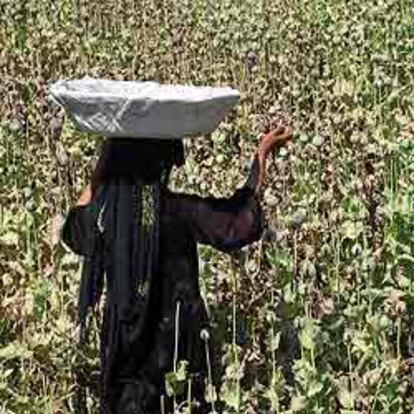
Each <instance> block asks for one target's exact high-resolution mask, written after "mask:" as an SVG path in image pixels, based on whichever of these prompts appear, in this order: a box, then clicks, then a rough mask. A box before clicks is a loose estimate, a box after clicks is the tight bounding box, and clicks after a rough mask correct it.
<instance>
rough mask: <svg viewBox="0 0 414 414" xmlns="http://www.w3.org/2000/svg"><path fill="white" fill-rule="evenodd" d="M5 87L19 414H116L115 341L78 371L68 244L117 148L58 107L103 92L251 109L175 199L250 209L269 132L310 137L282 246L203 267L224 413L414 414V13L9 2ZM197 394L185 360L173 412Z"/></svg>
mask: <svg viewBox="0 0 414 414" xmlns="http://www.w3.org/2000/svg"><path fill="white" fill-rule="evenodd" d="M0 74H1V77H0V413H1V414H3V413H5V414H6V413H7V414H9V413H10V414H12V413H16V414H17V413H19V414H20V413H25V414H26V413H28V414H29V413H30V414H35V413H42V414H52V413H53V414H57V413H72V412H74V406H73V395H74V392H75V387H74V379H75V373H77V372H81V374H82V377H83V378H84V379H85V381H87V382H89V383H90V391H89V394H88V406H89V412H90V413H96V412H97V408H96V403H97V398H96V389H95V388H96V387H95V385H94V384H96V383H97V376H98V354H97V352H96V351H97V346H98V343H99V340H98V335H97V334H96V332H97V329H95V330H93V334H92V335H91V338H90V345H89V346H88V347H87V348H86V349H83V350H80V349H79V347H78V346H77V335H78V327H77V325H76V318H77V309H76V306H77V291H78V286H79V279H80V264H79V260H78V257H76V256H75V255H74V254H72V253H70V252H69V251H68V250H67V249H66V248H65V247H64V246H63V245H62V244H61V243H60V242H59V232H60V229H61V225H62V222H63V220H64V218H65V214H66V213H67V211H68V210H69V208H70V207H71V206H73V205H74V203H75V201H76V199H77V197H78V196H79V194H80V192H81V190H82V187H83V186H84V185H85V183H86V182H87V181H88V179H89V178H90V175H91V171H92V165H93V162H94V160H95V159H96V155H97V151H96V150H97V148H98V147H99V142H100V140H101V139H102V137H95V136H92V135H87V134H83V133H80V132H78V131H76V130H75V129H74V127H73V125H72V123H71V121H70V119H68V118H66V119H65V118H64V115H63V113H62V112H61V111H60V110H59V109H58V108H57V107H56V105H54V104H53V102H51V101H50V100H49V99H48V87H49V86H50V84H51V83H52V82H54V81H56V80H58V79H74V78H81V77H84V76H92V77H105V78H108V79H127V80H157V81H159V82H163V83H186V84H193V85H230V86H232V87H235V88H237V89H239V90H240V93H241V99H240V103H239V105H238V106H237V108H236V109H235V110H234V111H233V112H232V113H231V114H230V115H229V116H228V117H227V118H226V120H225V122H223V123H222V124H221V125H220V126H219V128H218V129H217V130H216V131H215V132H214V133H212V134H210V135H209V136H204V137H199V138H197V139H193V140H186V141H185V148H186V156H187V158H186V163H185V166H183V167H182V168H181V169H179V170H175V171H174V172H173V177H172V180H171V185H170V187H171V188H172V189H174V190H180V191H186V192H191V193H197V194H202V195H213V196H217V197H218V196H230V195H231V194H232V192H233V191H234V190H235V189H236V188H237V187H239V186H241V185H242V184H243V181H244V179H245V178H246V173H247V171H248V170H249V165H250V162H251V160H252V157H253V155H254V151H255V149H256V147H257V145H258V143H259V142H260V139H261V137H262V136H263V132H264V131H265V130H266V128H267V127H268V126H269V125H274V124H277V123H279V122H283V123H285V124H289V125H291V126H292V129H293V131H294V137H293V142H292V145H291V146H289V147H288V148H286V149H282V150H281V151H279V152H278V153H275V154H274V155H273V156H272V157H271V158H270V159H269V162H268V165H267V183H266V190H265V191H264V193H263V210H264V213H265V217H266V223H267V226H266V230H265V232H264V234H263V237H262V240H261V241H259V242H257V243H255V244H254V245H252V246H249V247H248V248H244V249H243V250H242V251H240V252H239V253H238V254H236V255H233V256H229V255H225V254H223V253H219V252H217V251H215V250H213V249H211V248H209V247H207V246H200V248H199V255H200V273H201V277H200V286H201V290H202V294H203V298H204V300H205V302H206V305H207V308H208V311H209V313H210V317H211V321H212V328H211V330H210V331H209V332H203V339H205V341H206V342H208V341H212V343H214V344H215V345H216V349H218V351H217V352H215V353H214V355H209V360H210V361H209V363H210V365H211V375H210V376H209V379H208V382H209V384H208V387H207V394H208V395H207V398H208V400H209V401H210V402H211V407H212V408H211V412H212V413H213V412H223V413H227V414H233V413H241V414H254V413H258V414H265V413H266V414H267V413H280V414H282V413H284V414H288V413H305V414H326V413H340V414H357V413H364V414H365V413H370V414H374V413H384V414H388V413H398V414H399V413H413V412H414V411H413V407H414V5H413V3H412V1H410V0H367V1H365V2H363V1H356V0H291V1H287V0H254V1H253V0H235V1H230V0H220V1H218V0H216V1H214V0H210V1H208V0H192V1H190V0H176V1H172V0H140V1H135V0H116V1H115V0H101V1H97V0H90V1H87V0H55V1H51V0H0ZM97 314H99V312H97ZM90 323H91V324H94V325H96V327H97V326H98V325H99V323H100V320H99V317H96V318H95V317H91V320H90ZM186 381H188V376H187V372H186V363H185V361H179V363H178V364H177V367H176V369H175V371H173V372H171V373H168V375H167V376H166V392H168V393H170V394H174V393H179V392H180V390H181V389H182V385H183V384H185V382H186ZM193 408H194V402H193V401H192V398H191V395H189V396H188V399H187V402H186V403H185V404H184V405H181V406H178V407H176V413H175V414H178V413H181V414H184V413H185V414H190V413H191V412H192V409H193Z"/></svg>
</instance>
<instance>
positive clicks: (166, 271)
mask: <svg viewBox="0 0 414 414" xmlns="http://www.w3.org/2000/svg"><path fill="white" fill-rule="evenodd" d="M291 135H292V134H291V131H290V130H289V129H288V128H284V127H279V128H277V129H275V130H274V131H271V132H269V133H268V134H266V135H265V137H264V138H263V140H262V141H261V143H260V145H259V148H258V150H257V152H256V155H255V159H254V162H253V165H252V169H251V172H250V175H249V177H248V179H247V182H246V184H245V185H244V186H243V187H242V188H241V189H239V190H237V191H236V192H235V193H234V195H233V196H232V197H230V198H228V199H225V198H221V199H215V198H201V197H198V196H192V195H185V194H174V193H172V192H170V191H169V190H168V189H167V183H168V175H169V173H170V171H171V168H172V167H173V165H176V166H180V165H182V164H183V163H184V156H183V147H182V143H181V141H177V140H171V141H170V140H153V139H151V140H142V139H119V138H115V139H109V140H107V141H106V142H105V144H104V147H103V151H102V155H101V157H100V159H99V161H98V164H97V167H96V169H95V171H94V174H93V177H92V182H91V185H90V186H88V187H87V188H86V190H85V191H84V192H83V194H82V195H81V197H80V199H79V201H78V204H77V206H76V207H74V208H73V209H72V210H71V211H70V212H69V215H68V217H67V220H66V223H65V226H64V229H63V240H64V242H65V243H66V244H67V245H68V246H69V247H70V248H71V249H72V250H73V251H74V252H75V253H77V254H79V255H81V256H83V257H84V267H83V274H82V281H81V289H80V297H79V313H80V315H79V316H80V320H81V332H82V334H81V338H82V341H84V325H85V322H84V321H85V317H86V312H87V309H88V308H89V307H93V306H94V305H95V304H96V303H97V301H98V300H99V297H100V293H101V291H102V286H103V284H104V280H103V279H104V275H105V281H106V302H105V311H104V320H103V324H102V329H101V331H102V335H101V391H100V410H101V413H110V414H113V413H114V414H115V413H116V414H130V413H131V414H132V413H135V414H139V413H142V414H155V413H160V412H170V410H171V404H172V402H171V400H170V399H169V398H167V397H166V395H165V374H166V373H167V372H169V371H172V370H173V368H174V365H175V364H176V362H177V361H179V360H186V361H188V364H189V365H188V372H189V374H190V377H191V384H192V386H191V391H192V397H193V399H194V400H196V401H198V406H195V407H193V411H192V412H193V413H195V412H199V413H204V412H208V408H209V407H208V406H207V404H206V403H205V401H204V382H205V371H206V369H205V360H206V356H205V354H204V349H205V348H204V343H203V342H202V339H201V337H200V333H201V331H202V330H203V329H208V319H207V314H206V311H205V307H204V304H203V302H202V299H201V297H200V292H199V284H198V259H197V243H204V244H209V245H212V246H214V247H216V248H217V249H219V250H221V251H224V252H231V251H234V250H237V249H239V248H241V247H243V246H245V245H247V244H249V243H251V242H253V241H255V240H258V239H259V238H260V236H261V233H262V228H263V220H262V215H261V210H260V190H261V187H262V185H263V180H264V171H265V161H266V157H267V155H268V154H269V152H270V151H271V150H272V149H273V148H275V147H281V146H283V145H285V144H286V142H287V141H288V140H290V138H291ZM177 338H178V341H177V340H176V339H177ZM176 399H177V401H178V402H179V401H180V396H178V397H176ZM185 399H186V397H185V396H183V398H182V400H185Z"/></svg>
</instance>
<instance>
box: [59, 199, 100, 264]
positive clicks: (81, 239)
mask: <svg viewBox="0 0 414 414" xmlns="http://www.w3.org/2000/svg"><path fill="white" fill-rule="evenodd" d="M99 237H100V234H99V231H98V227H97V224H96V217H95V215H94V214H93V213H92V210H91V208H90V205H86V206H76V207H73V208H72V209H71V210H70V211H69V214H68V215H67V217H66V220H65V223H64V225H63V229H62V241H63V242H64V243H65V245H66V246H68V247H69V248H70V249H71V250H72V251H73V252H74V253H76V254H77V255H79V256H84V257H92V256H93V254H94V251H95V246H96V242H97V238H99Z"/></svg>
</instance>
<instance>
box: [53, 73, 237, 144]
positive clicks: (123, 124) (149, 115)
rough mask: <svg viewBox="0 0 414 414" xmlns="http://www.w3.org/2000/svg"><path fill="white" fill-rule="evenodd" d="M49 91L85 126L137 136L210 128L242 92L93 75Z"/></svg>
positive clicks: (162, 135)
mask: <svg viewBox="0 0 414 414" xmlns="http://www.w3.org/2000/svg"><path fill="white" fill-rule="evenodd" d="M50 94H51V97H52V99H53V100H54V101H56V102H57V103H58V104H60V105H62V106H63V107H64V108H65V109H66V110H67V111H68V112H69V114H70V115H71V117H72V119H73V121H74V123H75V125H76V126H77V127H78V128H79V129H80V130H81V131H84V132H92V133H98V134H102V135H105V136H108V137H117V136H119V137H136V138H139V137H142V138H183V137H184V136H188V135H198V134H207V133H210V132H212V131H214V129H215V128H216V127H217V126H218V124H219V123H220V122H221V121H222V120H223V118H224V117H225V116H226V114H227V113H228V112H229V110H230V109H231V108H233V107H234V106H235V105H236V103H237V101H238V100H239V97H240V94H239V92H238V91H237V90H235V89H232V88H230V87H207V86H202V87H201V86H184V85H160V84H158V83H156V82H139V81H113V80H104V79H91V78H86V79H81V80H69V81H65V80H60V81H58V82H56V83H54V84H53V85H52V86H51V88H50Z"/></svg>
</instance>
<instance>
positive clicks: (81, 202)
mask: <svg viewBox="0 0 414 414" xmlns="http://www.w3.org/2000/svg"><path fill="white" fill-rule="evenodd" d="M91 200H92V189H91V185H90V184H88V185H87V186H86V187H85V188H84V189H83V191H82V194H81V196H80V197H79V198H78V201H77V202H76V205H77V206H86V205H87V204H89V203H90V202H91Z"/></svg>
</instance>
